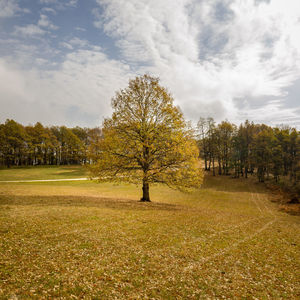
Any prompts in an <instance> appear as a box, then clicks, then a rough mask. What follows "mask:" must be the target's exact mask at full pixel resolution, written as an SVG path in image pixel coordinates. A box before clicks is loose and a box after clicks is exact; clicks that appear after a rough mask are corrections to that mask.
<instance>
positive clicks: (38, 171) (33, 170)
mask: <svg viewBox="0 0 300 300" xmlns="http://www.w3.org/2000/svg"><path fill="white" fill-rule="evenodd" d="M87 176H88V171H87V169H86V167H84V166H30V167H12V168H8V169H7V168H2V169H0V181H5V180H40V179H41V180H45V179H70V178H81V177H87Z"/></svg>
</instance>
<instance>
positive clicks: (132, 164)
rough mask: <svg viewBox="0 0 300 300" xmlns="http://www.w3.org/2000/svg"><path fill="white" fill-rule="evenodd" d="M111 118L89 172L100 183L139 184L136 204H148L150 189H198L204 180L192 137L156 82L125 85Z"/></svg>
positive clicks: (144, 79) (148, 78) (144, 80)
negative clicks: (157, 186) (151, 186)
mask: <svg viewBox="0 0 300 300" xmlns="http://www.w3.org/2000/svg"><path fill="white" fill-rule="evenodd" d="M112 107H113V110H114V112H113V114H112V117H111V118H109V119H106V120H104V123H103V131H102V133H103V138H102V139H101V140H100V141H99V142H98V145H97V147H98V149H99V151H98V152H97V154H96V155H94V156H93V155H92V157H91V158H92V161H93V162H94V164H93V165H92V166H91V170H92V172H93V174H94V175H95V176H98V177H99V179H100V180H102V181H127V182H133V183H140V184H142V187H143V188H142V190H143V196H142V198H141V201H150V196H149V184H151V183H162V184H166V185H168V186H170V187H173V188H178V189H182V190H185V189H189V188H192V187H199V186H200V185H201V183H202V179H203V175H202V170H201V167H200V164H199V161H198V149H197V145H196V141H195V140H194V138H193V131H192V130H191V129H190V128H189V127H188V125H187V123H186V122H185V120H184V118H183V115H182V113H181V111H180V109H179V108H178V107H175V106H174V105H173V98H172V96H171V95H170V94H169V93H168V91H167V90H166V89H165V88H164V87H162V86H161V85H160V84H159V79H158V78H154V77H151V76H149V75H144V76H141V77H136V78H135V79H134V80H130V81H129V86H128V87H127V88H126V89H123V90H120V91H119V92H117V93H116V95H115V97H114V98H113V99H112Z"/></svg>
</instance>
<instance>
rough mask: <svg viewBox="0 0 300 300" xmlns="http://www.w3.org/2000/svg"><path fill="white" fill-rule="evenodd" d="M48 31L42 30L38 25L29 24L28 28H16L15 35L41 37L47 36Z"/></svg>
mask: <svg viewBox="0 0 300 300" xmlns="http://www.w3.org/2000/svg"><path fill="white" fill-rule="evenodd" d="M45 33H46V31H45V30H43V29H41V28H40V27H39V26H38V25H35V24H29V25H26V26H16V27H15V31H14V34H15V35H22V36H31V37H34V36H41V35H43V34H45Z"/></svg>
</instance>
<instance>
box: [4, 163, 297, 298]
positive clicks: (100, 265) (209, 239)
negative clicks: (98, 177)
mask: <svg viewBox="0 0 300 300" xmlns="http://www.w3.org/2000/svg"><path fill="white" fill-rule="evenodd" d="M86 176H87V173H86V170H85V169H84V168H82V167H54V168H51V167H46V168H43V167H39V168H21V169H18V168H15V169H10V170H7V169H6V170H5V169H3V170H0V181H1V180H2V181H4V180H31V179H33V180H36V179H50V177H51V179H63V178H79V177H86ZM150 193H151V199H152V201H153V202H151V203H141V202H138V199H139V198H140V196H141V188H140V187H137V186H135V185H114V184H110V183H101V184H99V183H97V182H95V181H66V182H62V181H61V182H23V183H22V182H20V183H16V182H15V183H7V182H6V183H5V182H2V183H1V182H0V298H1V299H17V298H20V299H28V298H30V299H52V298H61V299H64V298H68V299H72V298H74V299H76V298H87V299H222V298H223V299H299V298H300V267H299V262H300V217H299V216H294V215H289V214H286V213H284V212H282V211H280V210H279V206H278V204H277V203H274V202H273V201H274V195H272V194H271V193H270V192H269V191H267V190H266V189H265V188H264V186H263V185H262V184H258V183H255V180H254V178H249V179H248V180H244V179H232V178H230V177H229V176H227V177H216V178H214V177H212V176H210V175H207V176H206V177H205V180H204V183H203V186H202V187H201V189H199V190H197V191H194V192H192V193H189V194H185V193H181V192H179V191H174V190H170V189H169V188H167V187H164V186H153V187H151V189H150Z"/></svg>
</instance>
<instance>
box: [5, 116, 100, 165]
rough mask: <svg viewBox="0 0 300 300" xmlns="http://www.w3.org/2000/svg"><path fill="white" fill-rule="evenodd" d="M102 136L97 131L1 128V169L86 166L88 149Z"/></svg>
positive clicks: (10, 122) (14, 124) (11, 124)
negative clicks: (21, 166)
mask: <svg viewBox="0 0 300 300" xmlns="http://www.w3.org/2000/svg"><path fill="white" fill-rule="evenodd" d="M99 136H101V130H100V129H99V128H92V129H89V128H80V127H75V128H67V127H66V126H52V127H45V126H43V125H42V124H41V123H39V122H37V123H36V124H35V125H28V126H23V125H21V124H19V123H17V122H15V121H14V120H7V121H6V122H5V123H4V124H0V166H4V165H6V166H7V167H10V166H15V165H29V166H30V165H59V164H85V163H89V161H88V160H87V149H88V147H89V145H90V144H91V143H92V140H93V139H97V138H99Z"/></svg>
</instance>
